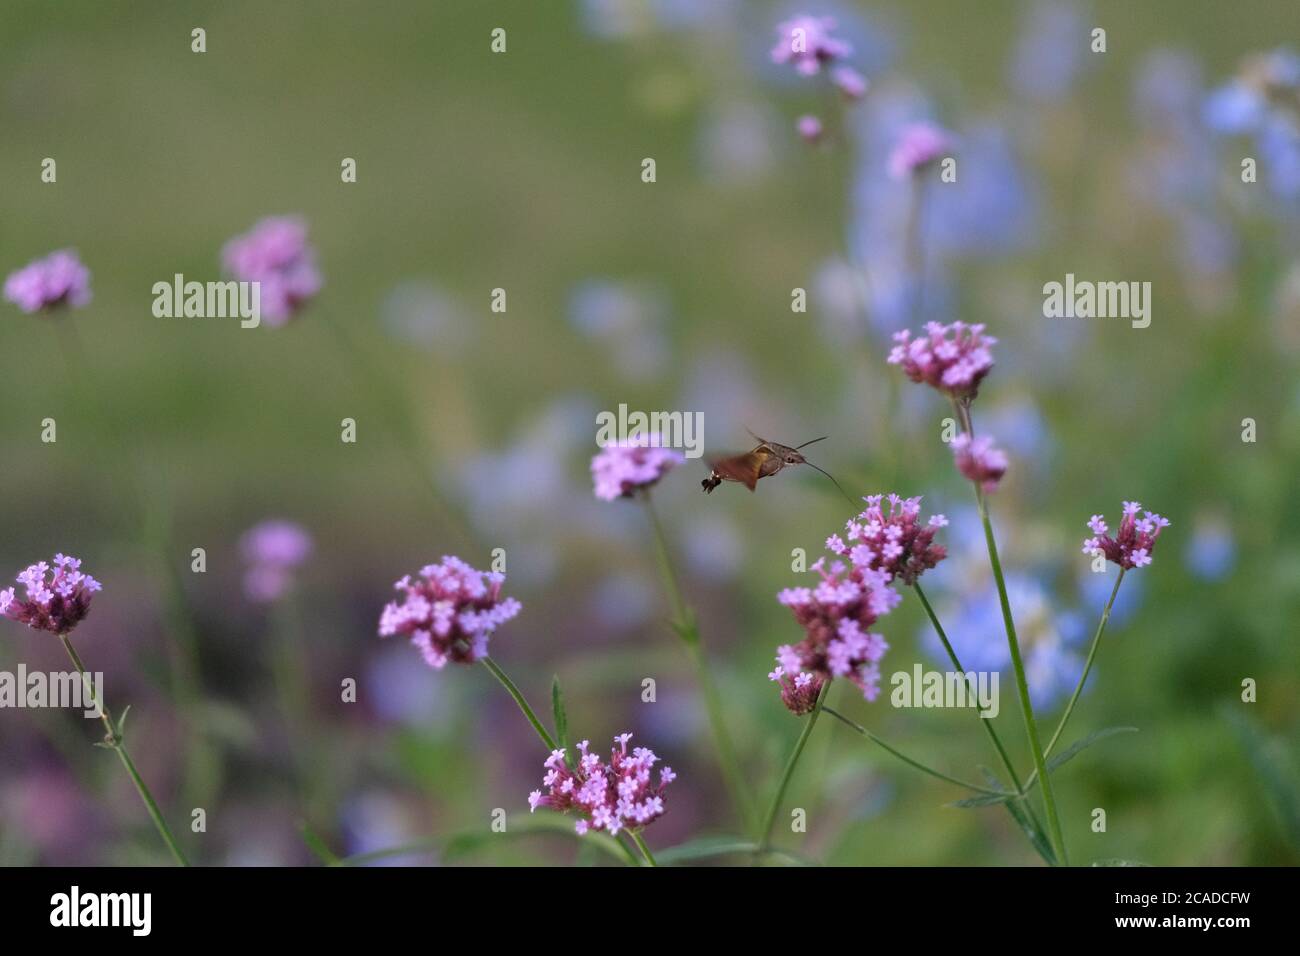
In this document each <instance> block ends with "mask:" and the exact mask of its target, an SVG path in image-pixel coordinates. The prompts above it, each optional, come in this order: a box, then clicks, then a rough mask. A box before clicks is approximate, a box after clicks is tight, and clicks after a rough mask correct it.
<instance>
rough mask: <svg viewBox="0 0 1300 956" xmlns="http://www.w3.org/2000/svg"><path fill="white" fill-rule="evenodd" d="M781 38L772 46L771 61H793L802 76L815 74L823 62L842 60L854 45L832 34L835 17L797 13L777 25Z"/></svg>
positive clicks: (824, 63)
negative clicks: (800, 14)
mask: <svg viewBox="0 0 1300 956" xmlns="http://www.w3.org/2000/svg"><path fill="white" fill-rule="evenodd" d="M776 30H777V33H778V34H779V35H780V38H779V39H778V40H777V41H776V46H774V47H772V62H773V63H792V64H794V68H795V71H796V72H797V73H799V74H801V75H803V76H815V75H817V74H818V73H820V72H821V68H822V66H823V65H826V64H829V63H834V62H835V61H836V60H842V59H844V58H845V57H846V56H849V55H850V54H851V53H852V52H853V48H852V47H851V46H849V44H848V43H846V42H845V41H843V40H840V39H838V38H836V37H834V36H832V35H831V34H832V33H833V32H834V31H835V18H834V17H810V16H806V15H805V16H797V17H793V18H791V19H789V20H786V21H784V22H782V23H780V24H778V25H777V28H776Z"/></svg>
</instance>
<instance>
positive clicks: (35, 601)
mask: <svg viewBox="0 0 1300 956" xmlns="http://www.w3.org/2000/svg"><path fill="white" fill-rule="evenodd" d="M16 580H17V581H18V583H19V584H21V585H23V586H24V587H25V588H26V589H27V594H26V597H24V598H19V597H18V596H17V595H15V594H14V589H13V588H5V589H4V590H3V591H0V615H3V616H4V617H7V618H11V619H13V620H15V621H18V622H20V623H22V624H26V625H27V626H28V627H31V628H35V629H36V630H38V631H49V632H50V633H51V634H67V633H68V632H70V631H71V630H72V629H73V628H74V627H76V626H77V625H78V624H79V623H81V620H82V619H83V618H84V617H85V616H86V615H87V614H89V613H90V600H91V598H92V597H93V596H94V594H95V592H96V591H99V590H102V586H101V585H100V583H99V582H98V581H96V580H95V579H94V578H92V577H91V576H90V575H89V574H82V573H81V561H80V560H79V559H77V558H70V557H68V556H67V555H65V554H56V555H55V556H54V566H53V567H52V568H51V566H50V565H48V564H46V563H45V562H44V561H40V562H37V563H36V564H33V565H32V566H31V567H29V568H27V569H26V570H24V571H23V572H22V573H21V574H19V575H18V577H17V578H16Z"/></svg>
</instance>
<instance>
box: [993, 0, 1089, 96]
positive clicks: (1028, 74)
mask: <svg viewBox="0 0 1300 956" xmlns="http://www.w3.org/2000/svg"><path fill="white" fill-rule="evenodd" d="M1090 42H1091V31H1090V30H1089V29H1088V24H1087V23H1086V22H1085V21H1084V19H1083V15H1082V13H1081V12H1080V10H1079V7H1078V5H1077V4H1074V3H1070V2H1067V0H1053V2H1047V3H1043V2H1039V3H1034V4H1031V5H1030V8H1029V14H1028V16H1027V17H1026V18H1025V27H1024V30H1023V31H1022V32H1021V34H1020V39H1019V41H1018V42H1017V44H1016V49H1015V53H1014V54H1013V56H1012V59H1011V64H1010V70H1009V72H1010V81H1011V88H1012V89H1013V90H1015V92H1016V93H1017V94H1019V95H1020V96H1022V97H1024V98H1025V99H1028V100H1036V101H1038V102H1043V103H1048V102H1053V101H1056V100H1060V99H1063V98H1064V97H1066V96H1068V95H1069V94H1070V91H1071V90H1073V89H1074V84H1075V82H1076V81H1077V80H1078V78H1079V75H1080V74H1081V73H1082V72H1083V70H1084V67H1085V64H1086V59H1085V58H1086V57H1087V56H1089V55H1090V52H1089V51H1090V49H1091V46H1090Z"/></svg>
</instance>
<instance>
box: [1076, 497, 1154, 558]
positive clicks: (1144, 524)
mask: <svg viewBox="0 0 1300 956" xmlns="http://www.w3.org/2000/svg"><path fill="white" fill-rule="evenodd" d="M1141 507H1142V506H1141V505H1140V504H1138V503H1137V502H1136V501H1126V502H1124V517H1123V518H1122V519H1120V523H1119V534H1117V535H1116V536H1115V537H1113V538H1112V537H1110V534H1109V531H1110V529H1109V528H1108V527H1107V526H1106V520H1105V518H1103V517H1102V516H1101V515H1093V516H1092V517H1091V518H1089V519H1088V528H1089V530H1091V531H1092V533H1093V537H1091V538H1087V539H1086V540H1085V541H1084V542H1083V553H1084V554H1094V553H1095V552H1097V551H1100V552H1102V554H1104V555H1105V556H1106V560H1108V561H1110V562H1111V563H1113V564H1118V565H1119V566H1120V567H1121V568H1123V569H1124V570H1126V571H1127V570H1129V569H1131V568H1142V567H1146V566H1147V565H1148V564H1150V563H1151V552H1152V551H1154V550H1155V547H1156V539H1157V538H1159V537H1160V532H1161V531H1163V530H1164V529H1165V528H1167V527H1169V519H1167V518H1162V517H1160V515H1158V514H1156V513H1155V512H1154V511H1148V512H1145V513H1144V514H1143V516H1142V517H1141V518H1139V517H1138V511H1139V509H1141Z"/></svg>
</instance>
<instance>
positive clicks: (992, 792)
mask: <svg viewBox="0 0 1300 956" xmlns="http://www.w3.org/2000/svg"><path fill="white" fill-rule="evenodd" d="M822 710H824V711H826V713H828V714H830V715H831V716H832V717H834V718H835V719H836V720H838V721H840V723H842V724H844V725H845V726H847V727H851V728H852V729H853V730H856V731H857V732H858V733H860V734H861V735H862V736H864V737H866V738H867V739H868V740H870V741H871V742H872V743H873V744H876V745H877V746H879V747H882V748H883V749H885V750H887V751H889V752H890V753H891V754H893V755H894V756H895V757H897V758H898V759H899V760H901V761H903V763H905V764H910V765H911V766H913V767H915V768H916V769H917V770H919V771H921V772H922V773H928V774H929V775H930V776H932V777H937V778H938V779H940V780H944V781H947V782H948V783H954V784H956V785H957V786H959V787H965V788H966V789H967V790H971V791H974V792H975V793H984V794H988V795H989V796H991V797H1007V796H1013V794H1009V793H1007V792H1006V791H1005V790H990V789H988V788H987V787H979V786H976V785H975V784H973V783H967V782H966V781H965V780H958V779H957V778H956V777H950V776H948V775H947V774H946V773H941V772H940V771H938V770H935V769H934V768H933V767H927V766H926V765H925V764H923V763H921V762H920V761H918V760H913V759H912V758H911V757H909V756H907V754H905V753H903V752H902V751H901V750H895V749H894V748H893V747H891V746H890V745H889V744H887V743H885V742H884V741H883V740H881V739H880V738H879V737H877V736H876V735H875V734H873V733H872V732H871V731H869V730H867V728H866V727H863V726H862V725H861V724H859V723H856V722H854V721H852V720H849V718H847V717H845V716H844V715H843V714H841V713H840V712H839V711H838V710H835V709H833V708H831V707H823V708H822Z"/></svg>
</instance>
